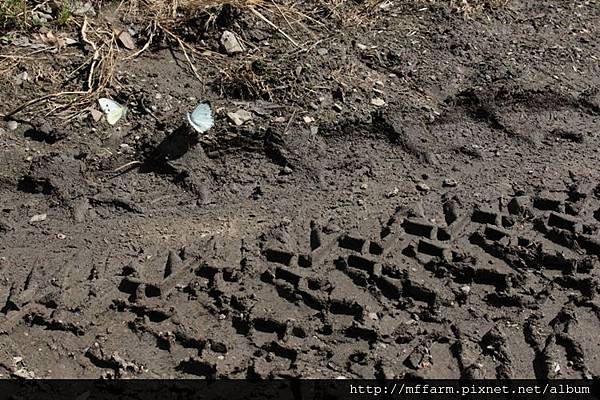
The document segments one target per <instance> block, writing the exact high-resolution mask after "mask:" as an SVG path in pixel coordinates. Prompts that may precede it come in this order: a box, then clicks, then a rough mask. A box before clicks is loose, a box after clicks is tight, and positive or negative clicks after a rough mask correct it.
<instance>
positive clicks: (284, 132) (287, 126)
mask: <svg viewBox="0 0 600 400" xmlns="http://www.w3.org/2000/svg"><path fill="white" fill-rule="evenodd" d="M296 111H298V110H294V112H293V113H292V116H291V117H290V120H289V121H288V123H287V125H286V126H285V129H284V130H283V135H285V134H286V133H287V131H288V129H290V125H292V122H293V121H294V117H295V116H296Z"/></svg>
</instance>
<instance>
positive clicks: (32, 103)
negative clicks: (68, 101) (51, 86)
mask: <svg viewBox="0 0 600 400" xmlns="http://www.w3.org/2000/svg"><path fill="white" fill-rule="evenodd" d="M78 94H89V92H84V91H75V92H60V93H51V94H47V95H45V96H42V97H38V98H37V99H33V100H30V101H28V102H27V103H25V104H21V105H20V106H19V107H17V108H15V109H14V110H13V111H11V112H9V113H8V114H6V115H5V116H4V118H8V117H11V116H13V115H15V114H16V113H18V112H19V111H21V110H23V109H25V108H27V107H30V106H32V105H34V104H37V103H39V102H41V101H44V100H48V99H53V98H56V97H61V96H69V95H78Z"/></svg>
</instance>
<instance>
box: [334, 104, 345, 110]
mask: <svg viewBox="0 0 600 400" xmlns="http://www.w3.org/2000/svg"><path fill="white" fill-rule="evenodd" d="M333 109H334V110H335V111H337V112H342V110H343V108H342V106H341V105H339V104H338V103H333Z"/></svg>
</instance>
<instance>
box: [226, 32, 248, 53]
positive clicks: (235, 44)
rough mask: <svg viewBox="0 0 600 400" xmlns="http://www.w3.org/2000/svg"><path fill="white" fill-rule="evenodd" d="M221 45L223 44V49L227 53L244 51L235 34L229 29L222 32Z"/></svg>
mask: <svg viewBox="0 0 600 400" xmlns="http://www.w3.org/2000/svg"><path fill="white" fill-rule="evenodd" d="M221 46H223V49H224V50H225V52H226V53H227V54H236V53H241V52H243V51H244V47H243V46H242V44H241V43H240V41H239V40H238V38H237V36H236V35H235V33H233V32H231V31H225V32H223V35H222V36H221Z"/></svg>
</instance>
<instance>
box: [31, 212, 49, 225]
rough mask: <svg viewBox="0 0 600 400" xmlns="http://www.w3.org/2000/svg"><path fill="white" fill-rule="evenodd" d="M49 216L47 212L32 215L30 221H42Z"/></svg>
mask: <svg viewBox="0 0 600 400" xmlns="http://www.w3.org/2000/svg"><path fill="white" fill-rule="evenodd" d="M47 217H48V215H46V214H36V215H34V216H33V217H31V219H30V220H29V222H33V223H35V222H42V221H45V220H46V218H47Z"/></svg>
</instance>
